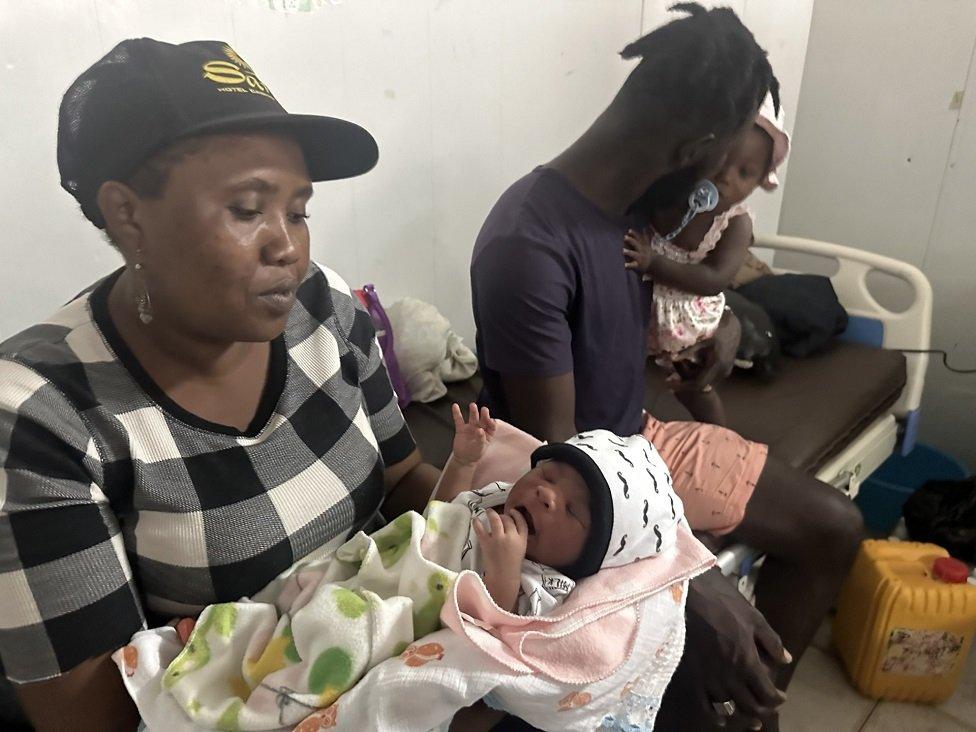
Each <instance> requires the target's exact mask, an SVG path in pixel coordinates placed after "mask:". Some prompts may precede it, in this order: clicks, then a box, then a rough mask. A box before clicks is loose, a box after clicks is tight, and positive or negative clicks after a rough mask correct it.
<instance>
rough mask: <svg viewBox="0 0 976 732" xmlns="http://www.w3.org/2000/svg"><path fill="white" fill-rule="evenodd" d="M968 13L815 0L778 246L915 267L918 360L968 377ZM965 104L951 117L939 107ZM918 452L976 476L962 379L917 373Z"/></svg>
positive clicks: (895, 0)
mask: <svg viewBox="0 0 976 732" xmlns="http://www.w3.org/2000/svg"><path fill="white" fill-rule="evenodd" d="M974 47H976V3H974V2H972V0H927V2H924V3H921V2H916V1H913V0H859V1H858V2H856V3H855V2H850V1H849V0H817V2H816V6H815V8H814V13H813V21H812V27H811V31H810V42H809V49H808V53H807V61H806V70H805V73H804V77H803V94H802V97H801V99H800V106H799V110H798V113H797V121H796V129H795V138H794V147H793V154H792V162H791V165H790V175H789V177H788V178H787V180H786V185H785V198H784V202H783V208H782V217H781V220H780V233H783V234H793V235H797V236H806V237H810V238H814V239H824V240H827V241H835V242H839V243H843V244H849V245H851V246H855V247H858V248H861V249H867V250H870V251H874V252H878V253H880V254H885V255H888V256H892V257H896V258H898V259H903V260H905V261H908V262H911V263H912V264H914V265H916V266H918V267H920V268H922V270H923V271H924V272H925V273H926V275H927V276H928V277H929V279H930V280H931V282H932V287H933V290H934V293H935V308H934V314H933V320H934V322H933V333H932V347H933V348H943V349H945V350H947V351H949V352H950V363H953V362H955V364H958V365H959V366H960V367H969V368H976V327H974V325H973V321H972V318H973V313H974V301H976V298H974V295H976V285H974V275H973V272H974V268H973V264H972V261H973V255H974V250H976V206H974V203H973V202H974V200H976V173H974V171H976V60H974ZM962 91H965V96H964V101H963V104H962V108H961V109H958V108H953V106H954V105H953V104H952V100H953V97H954V95H956V93H957V92H962ZM930 364H931V365H930V367H929V372H928V378H927V382H926V391H925V397H924V402H923V413H922V420H923V421H922V439H923V440H926V441H928V442H931V443H933V444H935V445H937V446H939V447H940V448H942V449H945V450H948V451H949V452H951V453H953V454H955V455H957V456H959V457H961V458H962V459H964V460H966V461H967V462H968V463H969V464H970V465H971V466H976V440H974V439H973V435H974V434H976V375H968V376H967V375H955V374H951V373H949V372H947V371H946V370H945V369H944V368H943V367H942V365H941V360H940V359H939V358H933V359H931V360H930Z"/></svg>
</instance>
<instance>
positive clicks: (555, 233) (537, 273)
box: [471, 168, 651, 435]
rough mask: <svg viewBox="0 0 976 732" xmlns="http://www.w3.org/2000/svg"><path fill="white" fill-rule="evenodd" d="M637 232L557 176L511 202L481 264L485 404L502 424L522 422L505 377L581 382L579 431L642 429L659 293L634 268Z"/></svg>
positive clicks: (538, 176) (478, 319) (525, 187)
mask: <svg viewBox="0 0 976 732" xmlns="http://www.w3.org/2000/svg"><path fill="white" fill-rule="evenodd" d="M634 224H635V222H633V221H631V220H629V219H625V218H614V217H611V216H609V215H607V214H605V213H603V212H602V211H600V210H599V209H597V208H596V207H595V206H594V205H593V204H592V203H590V202H589V201H588V200H587V199H586V198H584V197H583V196H582V194H580V193H579V192H578V191H577V190H576V189H575V188H573V187H572V185H571V184H570V183H569V181H568V180H566V179H565V178H564V177H563V176H562V175H561V174H560V173H557V172H556V171H554V170H551V169H548V168H536V169H535V170H534V171H532V172H531V173H529V174H528V175H527V176H525V177H524V178H522V179H521V180H518V181H516V182H515V183H514V184H513V185H512V186H511V187H510V188H509V189H508V190H507V191H506V192H505V193H503V194H502V197H501V198H500V199H499V200H498V203H496V204H495V207H494V208H493V209H492V210H491V213H490V214H488V218H487V220H486V221H485V223H484V226H482V228H481V233H480V234H479V235H478V239H477V242H476V243H475V249H474V255H473V258H472V263H471V291H472V299H473V305H474V319H475V325H476V326H477V351H478V361H479V366H480V368H481V372H482V375H483V377H484V383H485V394H484V395H483V398H484V401H485V402H486V403H487V404H488V406H489V407H490V408H491V409H492V411H493V412H494V414H495V415H496V416H498V417H500V418H501V419H506V420H510V419H511V415H510V413H509V410H508V408H507V405H506V404H505V399H504V395H503V393H502V388H501V381H500V374H503V373H504V374H512V375H521V376H538V377H545V376H558V375H561V374H566V373H569V372H572V373H573V374H574V376H575V383H576V427H577V429H578V430H580V431H582V430H590V429H608V430H611V431H612V432H615V433H617V434H621V435H630V434H634V433H636V432H638V431H639V430H640V426H641V409H642V404H643V399H644V361H645V358H646V354H647V335H646V334H647V323H648V318H649V315H650V302H651V286H650V283H646V282H642V281H641V279H640V277H639V276H638V275H636V274H634V273H633V272H630V271H628V270H626V269H624V259H623V254H622V251H623V238H624V233H625V232H626V231H627V228H628V227H630V226H633V225H634Z"/></svg>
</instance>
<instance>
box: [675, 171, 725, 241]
mask: <svg viewBox="0 0 976 732" xmlns="http://www.w3.org/2000/svg"><path fill="white" fill-rule="evenodd" d="M716 206H718V188H716V187H715V184H714V183H712V182H711V181H710V180H700V181H698V182H697V183H696V184H695V187H694V188H693V189H692V191H691V195H690V196H688V210H687V211H686V212H685V215H684V218H683V219H681V223H680V224H678V228H677V229H675V230H674V231H672V232H671V233H670V234H668V235H667V236H662V237H661V238H662V239H663V240H664V241H671V240H672V239H674V237H676V236H677V235H678V234H680V233H681V232H682V230H683V229H684V228H685V227H686V226H687V225H688V222H689V221H691V220H692V219H693V218H695V216H697V215H698V214H700V213H704V212H706V211H712V210H714V209H715V207H716Z"/></svg>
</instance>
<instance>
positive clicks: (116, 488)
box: [0, 39, 437, 730]
mask: <svg viewBox="0 0 976 732" xmlns="http://www.w3.org/2000/svg"><path fill="white" fill-rule="evenodd" d="M376 158H377V150H376V144H375V142H374V141H373V139H372V137H371V136H370V135H369V133H368V132H366V131H365V130H363V129H362V128H360V127H358V126H356V125H354V124H352V123H349V122H345V121H342V120H338V119H333V118H328V117H310V116H299V115H289V114H288V113H287V112H285V110H284V109H283V108H282V107H281V105H280V104H278V102H277V101H276V100H275V99H274V97H273V95H272V93H271V91H270V90H269V89H268V88H267V86H266V85H265V84H264V83H263V81H261V79H260V78H259V77H258V76H257V75H256V74H255V72H254V70H253V69H252V68H251V67H250V66H248V65H247V63H245V62H244V60H243V59H241V57H240V56H238V55H237V54H236V53H235V52H234V51H233V50H232V49H231V48H230V47H228V46H226V45H224V44H221V43H217V42H210V41H207V42H195V43H187V44H183V45H179V46H174V45H170V44H166V43H160V42H157V41H154V40H151V39H138V40H129V41H124V42H123V43H121V44H119V45H118V46H117V47H116V48H115V49H113V50H112V51H111V52H110V53H109V54H108V55H107V56H106V57H105V58H103V59H102V60H101V61H99V62H98V63H96V64H95V65H94V66H93V67H91V68H90V69H89V70H88V71H86V72H85V73H84V74H82V76H81V77H79V79H78V80H76V81H75V83H74V84H73V85H72V87H71V88H70V89H69V90H68V93H67V94H66V95H65V98H64V101H63V102H62V106H61V111H60V125H59V132H58V164H59V168H60V171H61V178H62V185H63V186H64V187H65V189H66V190H68V192H69V193H71V194H72V195H73V196H74V197H75V198H76V199H77V201H78V202H79V204H80V205H81V209H82V212H83V213H84V215H85V216H86V217H87V218H88V219H89V220H90V221H91V222H92V223H93V224H95V226H97V227H99V228H101V229H104V231H105V233H106V235H107V237H108V238H109V240H110V241H111V242H112V244H113V245H114V246H115V247H116V248H117V249H118V250H119V252H120V253H121V254H122V257H123V259H124V260H125V265H124V266H123V267H122V268H121V269H120V270H118V271H117V272H115V273H113V274H111V275H109V276H108V277H107V278H105V279H103V280H101V281H100V282H97V283H95V284H94V285H93V286H92V288H91V289H89V290H88V291H86V292H85V293H83V294H82V295H80V296H79V297H78V298H76V299H75V300H73V301H71V302H70V303H68V304H67V305H65V306H64V307H63V308H61V309H60V310H59V311H58V312H57V313H55V315H54V316H53V317H52V318H50V319H49V320H48V321H46V322H45V323H42V324H40V325H37V326H34V327H32V328H29V329H28V330H26V331H24V332H22V333H20V334H18V335H16V336H14V337H13V338H11V339H10V340H8V341H7V342H5V343H4V344H2V346H0V466H3V467H2V470H0V502H2V513H0V517H2V518H0V659H2V662H3V672H4V675H5V676H6V677H7V678H9V679H10V680H11V681H13V682H14V683H15V684H17V691H18V696H19V699H20V701H21V704H22V706H23V708H24V710H25V711H26V714H27V716H28V717H29V718H30V719H31V721H32V722H33V723H34V724H35V725H36V727H37V728H38V729H68V728H69V727H70V728H71V729H98V730H107V729H116V728H118V729H133V728H134V726H135V724H136V721H137V714H136V712H135V707H134V706H133V705H132V703H131V702H130V700H129V699H128V697H127V696H126V693H125V691H124V689H123V686H122V684H121V682H120V680H119V675H118V671H117V670H116V668H115V665H114V664H113V663H112V661H111V660H110V654H111V653H112V652H113V651H115V650H116V649H117V648H119V647H120V646H122V645H124V644H125V643H126V642H127V640H128V639H129V637H130V636H131V635H132V634H133V633H134V632H135V631H137V630H139V629H140V628H141V627H143V626H144V625H145V624H146V622H147V621H148V623H149V625H153V624H158V623H159V622H160V621H161V620H162V621H163V622H165V620H166V619H169V618H172V617H174V616H180V615H190V614H195V613H196V612H197V611H199V609H200V608H201V607H202V606H204V605H206V604H208V603H213V602H223V601H229V600H234V599H237V598H239V597H240V596H242V595H248V594H251V593H254V592H255V591H257V590H258V589H260V588H261V587H262V586H263V585H265V584H266V583H267V582H268V581H269V580H270V579H272V578H273V577H274V576H276V575H277V574H278V573H280V572H281V571H283V570H285V569H286V568H288V567H289V566H290V565H291V564H292V563H294V562H295V561H296V560H298V559H301V558H302V557H305V556H308V555H309V553H311V552H314V551H323V550H327V549H328V548H330V547H335V546H337V545H338V544H339V543H341V542H342V541H343V540H344V538H345V537H346V536H348V535H349V533H350V532H351V531H354V530H358V529H359V528H361V527H362V526H364V525H365V524H366V523H367V522H368V521H369V520H370V518H372V517H373V516H374V515H375V514H376V512H377V511H378V510H379V508H380V505H381V504H383V510H384V513H386V514H387V515H396V514H399V513H401V512H402V511H404V510H407V509H409V508H418V507H421V506H423V505H424V504H425V503H426V500H427V497H428V496H429V495H430V494H431V492H432V489H433V486H434V482H435V479H436V475H437V473H436V471H435V470H434V469H433V468H431V467H430V466H428V465H425V464H423V463H422V462H421V458H420V454H419V453H418V451H417V449H416V447H415V445H414V442H413V439H412V437H411V436H410V433H409V431H408V430H407V428H406V425H405V423H404V421H403V417H402V415H401V414H400V412H399V410H398V408H397V404H396V398H395V395H394V393H393V390H392V388H391V386H390V382H389V379H388V377H387V374H386V370H385V368H384V367H383V363H382V361H381V360H380V352H379V348H378V346H377V344H376V341H375V338H374V331H373V327H372V325H371V322H370V319H369V317H368V315H367V314H366V313H365V311H363V310H362V308H361V307H359V305H358V304H357V303H356V300H355V297H354V296H352V295H351V293H350V291H349V288H348V286H347V285H346V284H345V283H344V282H343V281H342V280H341V279H340V278H339V277H338V276H336V275H335V274H334V273H332V272H330V271H329V270H327V269H325V268H323V267H320V266H318V265H316V264H314V263H310V262H309V232H308V227H307V223H306V219H307V214H306V205H307V203H308V200H309V198H310V197H311V195H312V185H311V184H312V181H321V180H331V179H337V178H345V177H350V176H354V175H359V174H361V173H364V172H366V171H368V170H369V169H370V168H372V167H373V165H374V164H375V162H376Z"/></svg>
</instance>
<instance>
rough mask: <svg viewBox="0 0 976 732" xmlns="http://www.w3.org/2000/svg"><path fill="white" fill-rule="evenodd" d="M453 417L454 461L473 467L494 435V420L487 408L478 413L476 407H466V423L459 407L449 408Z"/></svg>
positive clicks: (474, 405)
mask: <svg viewBox="0 0 976 732" xmlns="http://www.w3.org/2000/svg"><path fill="white" fill-rule="evenodd" d="M451 414H452V415H453V417H454V448H453V451H454V459H455V460H457V461H458V462H459V463H461V464H462V465H474V464H475V463H477V462H478V461H479V460H481V456H482V455H484V454H485V448H486V447H488V443H489V442H491V438H492V437H493V436H494V435H495V427H496V424H495V420H493V419H492V418H491V415H490V414H489V413H488V407H482V408H481V413H480V414H479V413H478V405H477V404H474V403H471V404H469V405H468V421H467V422H465V421H464V416H463V415H462V414H461V407H459V406H458V405H457V404H453V405H452V406H451Z"/></svg>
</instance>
